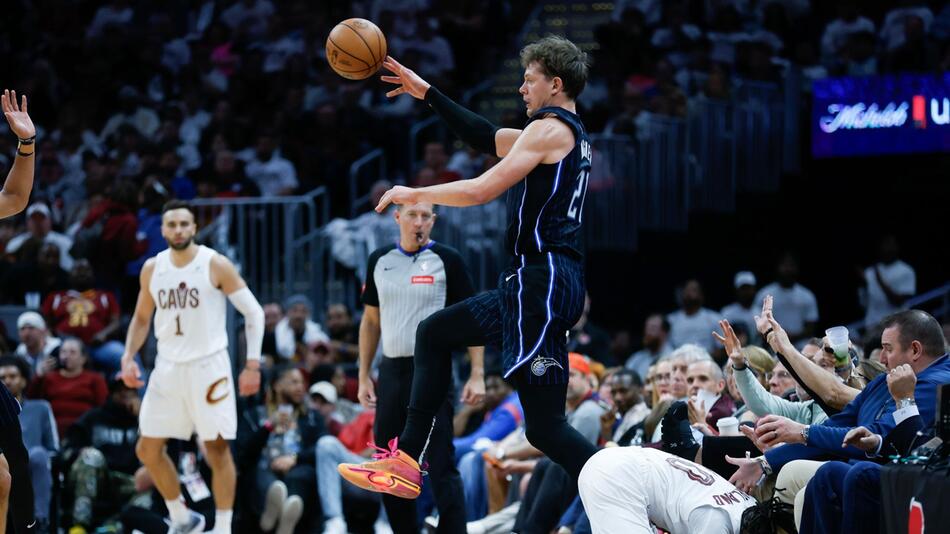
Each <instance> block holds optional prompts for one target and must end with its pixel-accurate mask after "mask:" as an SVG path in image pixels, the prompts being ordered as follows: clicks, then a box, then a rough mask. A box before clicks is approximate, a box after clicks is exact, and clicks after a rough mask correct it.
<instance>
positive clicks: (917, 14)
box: [881, 0, 934, 51]
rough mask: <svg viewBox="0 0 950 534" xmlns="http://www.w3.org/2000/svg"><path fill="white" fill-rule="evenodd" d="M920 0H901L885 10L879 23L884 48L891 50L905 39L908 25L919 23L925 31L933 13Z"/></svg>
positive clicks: (931, 21)
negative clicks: (893, 6) (892, 7)
mask: <svg viewBox="0 0 950 534" xmlns="http://www.w3.org/2000/svg"><path fill="white" fill-rule="evenodd" d="M921 4H924V2H921V1H920V0H901V1H900V2H898V5H897V7H895V8H894V9H892V10H890V11H888V12H887V14H886V15H885V16H884V23H883V24H881V40H882V41H883V44H884V49H885V50H887V51H892V50H895V49H897V48H899V47H900V46H902V45H903V44H905V42H906V41H907V29H908V27H909V26H914V25H919V26H920V28H921V29H922V30H923V31H924V32H926V31H927V30H928V29H929V28H930V25H931V24H932V23H933V20H934V15H933V11H931V10H930V8H928V7H926V6H924V5H921Z"/></svg>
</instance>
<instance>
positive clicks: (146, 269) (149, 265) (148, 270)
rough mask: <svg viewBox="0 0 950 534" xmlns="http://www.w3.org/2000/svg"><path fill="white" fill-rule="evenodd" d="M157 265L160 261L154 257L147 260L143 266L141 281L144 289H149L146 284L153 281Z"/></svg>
mask: <svg viewBox="0 0 950 534" xmlns="http://www.w3.org/2000/svg"><path fill="white" fill-rule="evenodd" d="M156 263H158V259H157V258H156V257H155V256H152V257H151V258H149V259H147V260H145V264H144V265H142V271H141V272H139V280H140V281H141V282H142V285H143V287H147V286H146V285H145V284H147V283H148V281H149V280H151V279H152V273H154V272H155V265H156Z"/></svg>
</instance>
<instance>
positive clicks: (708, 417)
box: [686, 360, 736, 430]
mask: <svg viewBox="0 0 950 534" xmlns="http://www.w3.org/2000/svg"><path fill="white" fill-rule="evenodd" d="M686 384H687V386H689V396H690V399H689V400H688V401H687V403H688V405H689V408H690V412H691V413H690V423H692V424H699V425H702V424H705V425H706V426H707V427H708V428H709V429H710V430H711V429H715V428H716V423H717V422H718V421H719V420H720V419H722V418H723V417H730V416H732V414H733V413H734V412H735V411H736V405H735V402H733V400H732V398H731V397H730V396H729V395H723V394H722V393H723V390H724V389H725V387H726V377H725V376H724V375H723V373H722V369H721V368H720V367H719V366H718V365H716V362H714V361H712V360H702V361H698V362H693V363H691V364H689V367H688V369H687V371H686ZM700 392H704V393H700ZM704 398H708V400H709V403H708V404H707V401H706V400H704Z"/></svg>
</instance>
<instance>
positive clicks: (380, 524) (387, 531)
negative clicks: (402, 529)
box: [373, 518, 393, 534]
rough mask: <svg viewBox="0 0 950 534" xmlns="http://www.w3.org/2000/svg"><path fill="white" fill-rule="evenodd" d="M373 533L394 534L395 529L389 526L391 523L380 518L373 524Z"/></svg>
mask: <svg viewBox="0 0 950 534" xmlns="http://www.w3.org/2000/svg"><path fill="white" fill-rule="evenodd" d="M373 533H374V534H393V528H392V527H391V526H389V522H387V521H385V520H384V519H383V518H379V519H377V520H376V522H375V523H373Z"/></svg>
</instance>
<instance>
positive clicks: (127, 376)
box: [122, 357, 145, 389]
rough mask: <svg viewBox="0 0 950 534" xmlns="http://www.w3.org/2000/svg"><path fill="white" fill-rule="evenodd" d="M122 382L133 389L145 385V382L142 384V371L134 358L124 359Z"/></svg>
mask: <svg viewBox="0 0 950 534" xmlns="http://www.w3.org/2000/svg"><path fill="white" fill-rule="evenodd" d="M122 382H123V383H124V384H125V385H126V387H129V388H132V389H139V388H140V387H142V386H144V385H145V382H142V370H141V369H139V364H137V363H135V360H133V359H132V358H124V357H123V358H122Z"/></svg>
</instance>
